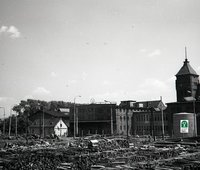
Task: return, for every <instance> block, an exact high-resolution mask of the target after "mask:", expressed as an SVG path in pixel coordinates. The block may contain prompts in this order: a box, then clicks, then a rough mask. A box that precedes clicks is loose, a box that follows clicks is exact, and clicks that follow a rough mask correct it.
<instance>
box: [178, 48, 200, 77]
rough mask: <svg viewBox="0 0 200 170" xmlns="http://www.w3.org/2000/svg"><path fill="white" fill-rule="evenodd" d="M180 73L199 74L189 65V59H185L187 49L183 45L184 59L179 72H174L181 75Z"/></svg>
mask: <svg viewBox="0 0 200 170" xmlns="http://www.w3.org/2000/svg"><path fill="white" fill-rule="evenodd" d="M182 75H196V76H199V75H198V74H197V73H196V71H195V70H194V69H193V68H192V67H191V66H190V64H189V61H188V59H187V49H186V47H185V61H184V64H183V66H182V67H181V69H180V70H179V72H178V73H177V74H176V76H182Z"/></svg>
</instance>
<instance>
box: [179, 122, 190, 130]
mask: <svg viewBox="0 0 200 170" xmlns="http://www.w3.org/2000/svg"><path fill="white" fill-rule="evenodd" d="M180 132H181V133H188V132H189V121H188V120H180Z"/></svg>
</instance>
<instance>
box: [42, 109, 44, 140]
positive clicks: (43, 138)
mask: <svg viewBox="0 0 200 170" xmlns="http://www.w3.org/2000/svg"><path fill="white" fill-rule="evenodd" d="M42 137H43V139H44V107H42Z"/></svg>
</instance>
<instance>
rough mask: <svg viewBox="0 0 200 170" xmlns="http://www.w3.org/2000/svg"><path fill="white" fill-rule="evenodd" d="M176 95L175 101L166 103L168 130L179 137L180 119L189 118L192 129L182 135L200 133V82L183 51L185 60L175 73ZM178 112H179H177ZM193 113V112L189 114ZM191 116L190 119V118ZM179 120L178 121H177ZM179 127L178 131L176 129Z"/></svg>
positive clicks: (189, 135)
mask: <svg viewBox="0 0 200 170" xmlns="http://www.w3.org/2000/svg"><path fill="white" fill-rule="evenodd" d="M176 96H177V101H176V102H172V103H167V112H168V113H169V121H168V122H169V128H170V129H169V132H170V135H172V136H174V137H180V133H181V132H180V126H181V124H180V123H181V121H182V120H189V124H190V125H193V126H189V128H192V130H190V129H189V130H188V132H187V133H185V134H183V135H182V136H188V137H191V136H196V135H197V134H198V135H200V123H199V122H200V117H199V113H200V84H199V75H198V74H197V73H196V71H195V70H194V69H193V68H192V67H191V65H190V64H189V61H188V59H187V53H185V61H184V64H183V66H182V67H181V69H180V70H179V71H178V73H177V74H176ZM178 113H179V114H178ZM191 113H193V114H191ZM191 117H192V119H191ZM178 120H179V122H177V121H178ZM177 129H179V131H177Z"/></svg>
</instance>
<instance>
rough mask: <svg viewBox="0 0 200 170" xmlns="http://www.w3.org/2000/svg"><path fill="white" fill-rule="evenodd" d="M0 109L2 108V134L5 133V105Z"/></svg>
mask: <svg viewBox="0 0 200 170" xmlns="http://www.w3.org/2000/svg"><path fill="white" fill-rule="evenodd" d="M0 108H1V109H3V135H5V134H6V133H5V125H6V124H5V123H6V122H5V121H6V120H5V107H0Z"/></svg>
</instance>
